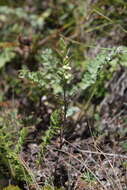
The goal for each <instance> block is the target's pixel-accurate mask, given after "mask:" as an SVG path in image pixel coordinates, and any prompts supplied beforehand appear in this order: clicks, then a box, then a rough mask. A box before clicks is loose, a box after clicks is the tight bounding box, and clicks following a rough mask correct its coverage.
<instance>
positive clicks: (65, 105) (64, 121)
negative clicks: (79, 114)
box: [60, 83, 67, 148]
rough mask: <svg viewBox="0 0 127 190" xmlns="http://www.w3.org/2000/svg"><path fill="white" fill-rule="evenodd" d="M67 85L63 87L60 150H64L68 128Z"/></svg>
mask: <svg viewBox="0 0 127 190" xmlns="http://www.w3.org/2000/svg"><path fill="white" fill-rule="evenodd" d="M66 88H67V86H66V83H65V84H64V85H63V124H62V127H61V130H60V148H62V145H63V135H64V129H65V126H66V121H67V95H66Z"/></svg>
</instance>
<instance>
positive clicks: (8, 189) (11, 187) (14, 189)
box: [3, 185, 21, 190]
mask: <svg viewBox="0 0 127 190" xmlns="http://www.w3.org/2000/svg"><path fill="white" fill-rule="evenodd" d="M3 190H21V189H20V188H19V187H18V186H15V185H9V186H7V187H5V188H4V189H3Z"/></svg>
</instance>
